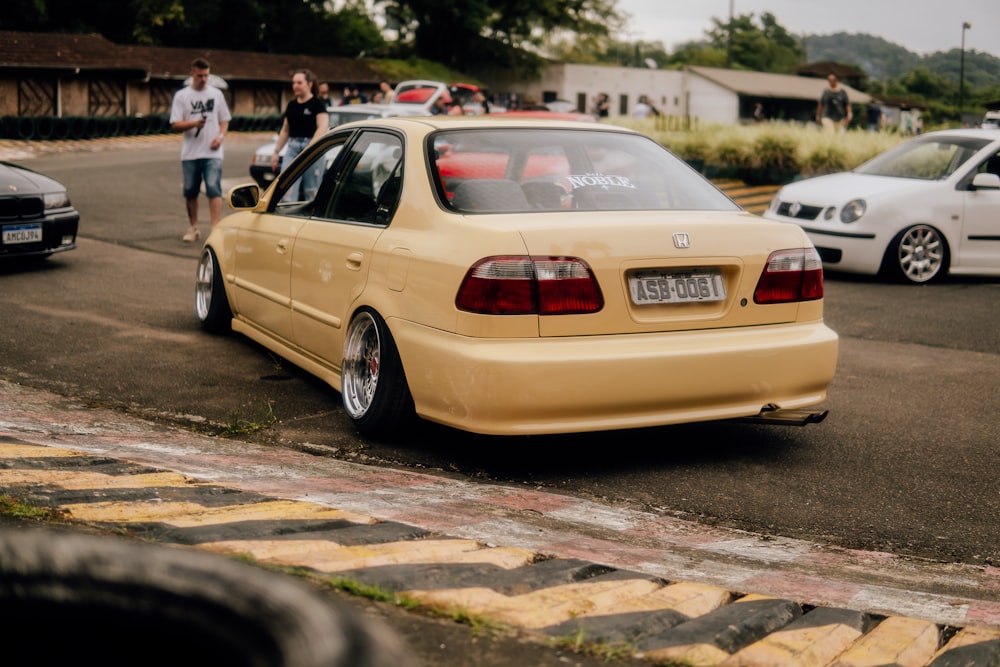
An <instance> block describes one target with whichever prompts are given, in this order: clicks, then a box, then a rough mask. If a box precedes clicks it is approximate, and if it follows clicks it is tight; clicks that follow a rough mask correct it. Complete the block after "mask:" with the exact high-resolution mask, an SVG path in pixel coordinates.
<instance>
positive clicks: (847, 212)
mask: <svg viewBox="0 0 1000 667" xmlns="http://www.w3.org/2000/svg"><path fill="white" fill-rule="evenodd" d="M866 207H867V206H866V204H865V200H864V199H852V200H851V201H849V202H847V203H846V204H844V208H842V209H840V221H841V222H855V221H857V220H858V219H860V218H861V216H863V215H864V214H865V208H866Z"/></svg>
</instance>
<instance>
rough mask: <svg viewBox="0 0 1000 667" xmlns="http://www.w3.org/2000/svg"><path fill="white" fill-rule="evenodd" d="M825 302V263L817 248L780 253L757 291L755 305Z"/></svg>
mask: <svg viewBox="0 0 1000 667" xmlns="http://www.w3.org/2000/svg"><path fill="white" fill-rule="evenodd" d="M822 298H823V262H822V260H820V257H819V253H818V252H816V249H815V248H797V249H795V250H777V251H775V252H772V253H771V255H770V256H769V257H768V258H767V264H766V265H765V266H764V272H763V273H761V274H760V280H758V281H757V289H756V290H754V293H753V300H754V303H761V304H764V303H788V302H791V301H814V300H816V299H822Z"/></svg>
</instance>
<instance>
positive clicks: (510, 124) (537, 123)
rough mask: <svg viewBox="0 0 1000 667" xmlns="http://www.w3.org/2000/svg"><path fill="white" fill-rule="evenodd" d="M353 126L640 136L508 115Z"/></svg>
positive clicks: (417, 118) (595, 125)
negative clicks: (530, 129) (529, 129)
mask: <svg viewBox="0 0 1000 667" xmlns="http://www.w3.org/2000/svg"><path fill="white" fill-rule="evenodd" d="M356 124H364V125H368V126H378V127H393V128H397V129H400V130H403V131H405V130H406V129H407V128H412V127H415V126H417V125H421V126H424V128H425V129H431V130H445V129H450V130H456V129H484V128H496V129H501V128H505V129H518V130H523V129H527V128H537V129H545V130H552V129H569V130H587V131H590V132H609V133H614V132H618V133H626V134H636V135H641V134H642V133H641V132H637V131H636V130H632V129H630V128H627V127H621V126H618V125H608V124H603V123H594V122H586V121H577V120H561V119H551V120H550V119H548V118H545V119H540V118H524V117H517V116H514V117H509V116H503V117H500V116H499V115H498V116H493V115H492V114H486V115H482V116H448V115H445V114H441V115H438V116H393V117H390V118H373V119H371V120H366V121H356Z"/></svg>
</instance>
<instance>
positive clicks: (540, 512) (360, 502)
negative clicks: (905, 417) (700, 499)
mask: <svg viewBox="0 0 1000 667" xmlns="http://www.w3.org/2000/svg"><path fill="white" fill-rule="evenodd" d="M317 454H319V453H317ZM0 494H3V495H8V496H10V497H13V498H17V499H20V500H24V501H27V502H29V503H31V504H34V505H38V506H45V507H51V508H55V509H58V510H60V511H61V512H64V513H65V515H66V516H67V517H69V518H70V519H71V520H75V521H83V522H87V523H88V524H90V525H96V526H100V527H102V528H106V529H108V528H112V529H118V530H121V531H123V532H127V533H128V534H131V535H135V536H138V537H141V538H143V539H146V540H151V541H156V542H161V543H168V544H182V545H189V546H193V547H197V548H199V549H205V550H208V551H211V552H216V553H222V554H231V555H235V554H248V555H250V556H252V557H253V558H254V559H256V560H257V561H258V562H260V563H263V564H267V565H275V566H299V567H305V568H310V569H311V570H314V571H316V572H319V573H323V574H325V575H327V576H343V577H348V578H350V579H353V580H356V581H359V582H361V583H363V584H365V585H370V586H379V587H381V588H383V589H386V590H390V591H394V592H397V593H399V594H405V595H406V596H409V597H411V598H413V599H416V600H419V601H420V602H422V603H424V604H426V605H432V606H435V607H437V608H441V609H447V610H457V611H460V612H461V613H465V614H471V615H476V616H481V617H484V618H488V619H490V620H492V621H493V622H496V623H499V624H502V625H504V626H508V627H511V628H516V629H519V630H521V631H523V632H525V633H527V634H528V635H529V636H532V637H535V638H536V639H537V640H538V641H539V642H542V641H545V640H546V639H551V638H566V637H583V638H585V641H586V642H590V643H593V644H595V645H597V644H603V645H620V646H623V647H628V649H629V651H630V652H632V653H633V654H635V655H639V656H641V659H642V660H644V661H646V662H648V663H650V664H663V663H667V662H671V664H672V663H673V662H677V663H683V664H691V665H776V664H788V665H834V664H836V665H841V666H846V665H859V666H860V665H893V664H899V665H929V664H933V665H939V666H940V665H955V664H961V665H984V666H996V665H1000V569H998V568H985V569H984V568H977V567H971V566H965V565H957V564H937V563H931V562H922V561H918V560H913V559H904V558H899V557H895V556H893V555H891V554H883V553H868V552H856V551H849V550H844V549H837V548H830V547H822V546H817V545H813V544H810V543H806V542H800V541H796V540H789V539H782V538H768V537H763V536H759V535H755V534H750V533H743V532H739V531H730V530H720V529H713V528H706V527H704V526H699V525H696V524H691V523H688V522H684V521H680V520H676V519H672V518H669V517H662V516H656V515H653V514H649V513H644V512H637V511H634V510H630V509H626V508H616V507H610V506H605V505H601V504H597V503H593V502H590V501H586V500H580V499H577V498H573V497H568V496H562V495H557V494H551V493H546V492H541V491H538V490H536V489H532V488H528V487H516V488H514V487H510V486H500V485H493V484H478V483H470V482H467V481H463V480H456V479H448V478H445V477H441V476H435V475H428V474H421V473H417V472H413V471H404V470H392V469H386V468H378V467H370V466H364V465H358V464H355V463H349V462H344V461H338V460H336V459H333V458H329V457H327V456H321V455H310V454H308V453H304V452H301V451H291V450H286V449H275V448H266V447H260V446H255V445H249V444H246V443H242V442H237V441H233V440H226V439H217V438H210V437H207V436H201V435H198V434H196V433H192V432H190V431H184V430H179V429H176V428H171V427H167V426H162V425H158V424H154V423H151V422H147V421H143V420H141V419H136V418H133V417H130V416H129V415H125V414H122V413H118V412H113V411H109V410H103V409H93V408H88V407H86V406H84V405H82V404H79V403H77V402H75V401H73V400H72V399H68V398H66V397H63V396H59V395H55V394H51V393H48V392H43V391H39V390H35V389H29V388H26V387H23V386H20V385H16V384H12V383H9V382H0Z"/></svg>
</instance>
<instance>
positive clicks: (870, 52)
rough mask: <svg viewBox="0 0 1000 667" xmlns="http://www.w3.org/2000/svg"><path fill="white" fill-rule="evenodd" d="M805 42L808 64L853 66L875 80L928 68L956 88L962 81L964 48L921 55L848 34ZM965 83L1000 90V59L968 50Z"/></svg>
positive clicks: (966, 53)
mask: <svg viewBox="0 0 1000 667" xmlns="http://www.w3.org/2000/svg"><path fill="white" fill-rule="evenodd" d="M804 43H805V47H806V53H807V57H808V60H809V62H825V61H831V62H838V63H845V64H848V63H849V64H854V65H857V66H858V67H860V68H861V69H863V70H864V71H865V72H867V73H868V76H869V78H871V79H872V80H873V81H881V82H886V81H888V80H890V79H901V78H903V77H905V76H906V75H908V74H910V73H911V72H913V71H914V70H917V69H926V70H928V71H930V72H932V73H933V74H935V75H937V76H939V77H941V78H944V79H947V80H949V81H952V82H954V83H955V84H956V85H957V84H958V80H959V78H960V72H959V70H960V68H961V67H962V62H961V61H962V50H961V48H955V49H952V50H950V51H938V52H936V53H932V54H929V55H923V56H922V55H919V54H917V53H913V52H912V51H909V50H907V49H906V48H904V47H902V46H900V45H898V44H894V43H893V42H889V41H886V40H885V39H882V38H881V37H874V36H872V35H868V34H852V33H845V32H838V33H834V34H830V35H810V36H808V37H806V38H805V39H804ZM964 80H965V85H966V86H968V87H969V88H988V87H990V86H998V87H1000V58H997V57H996V56H994V55H992V54H989V53H983V52H981V51H972V50H966V51H965V67H964Z"/></svg>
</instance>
